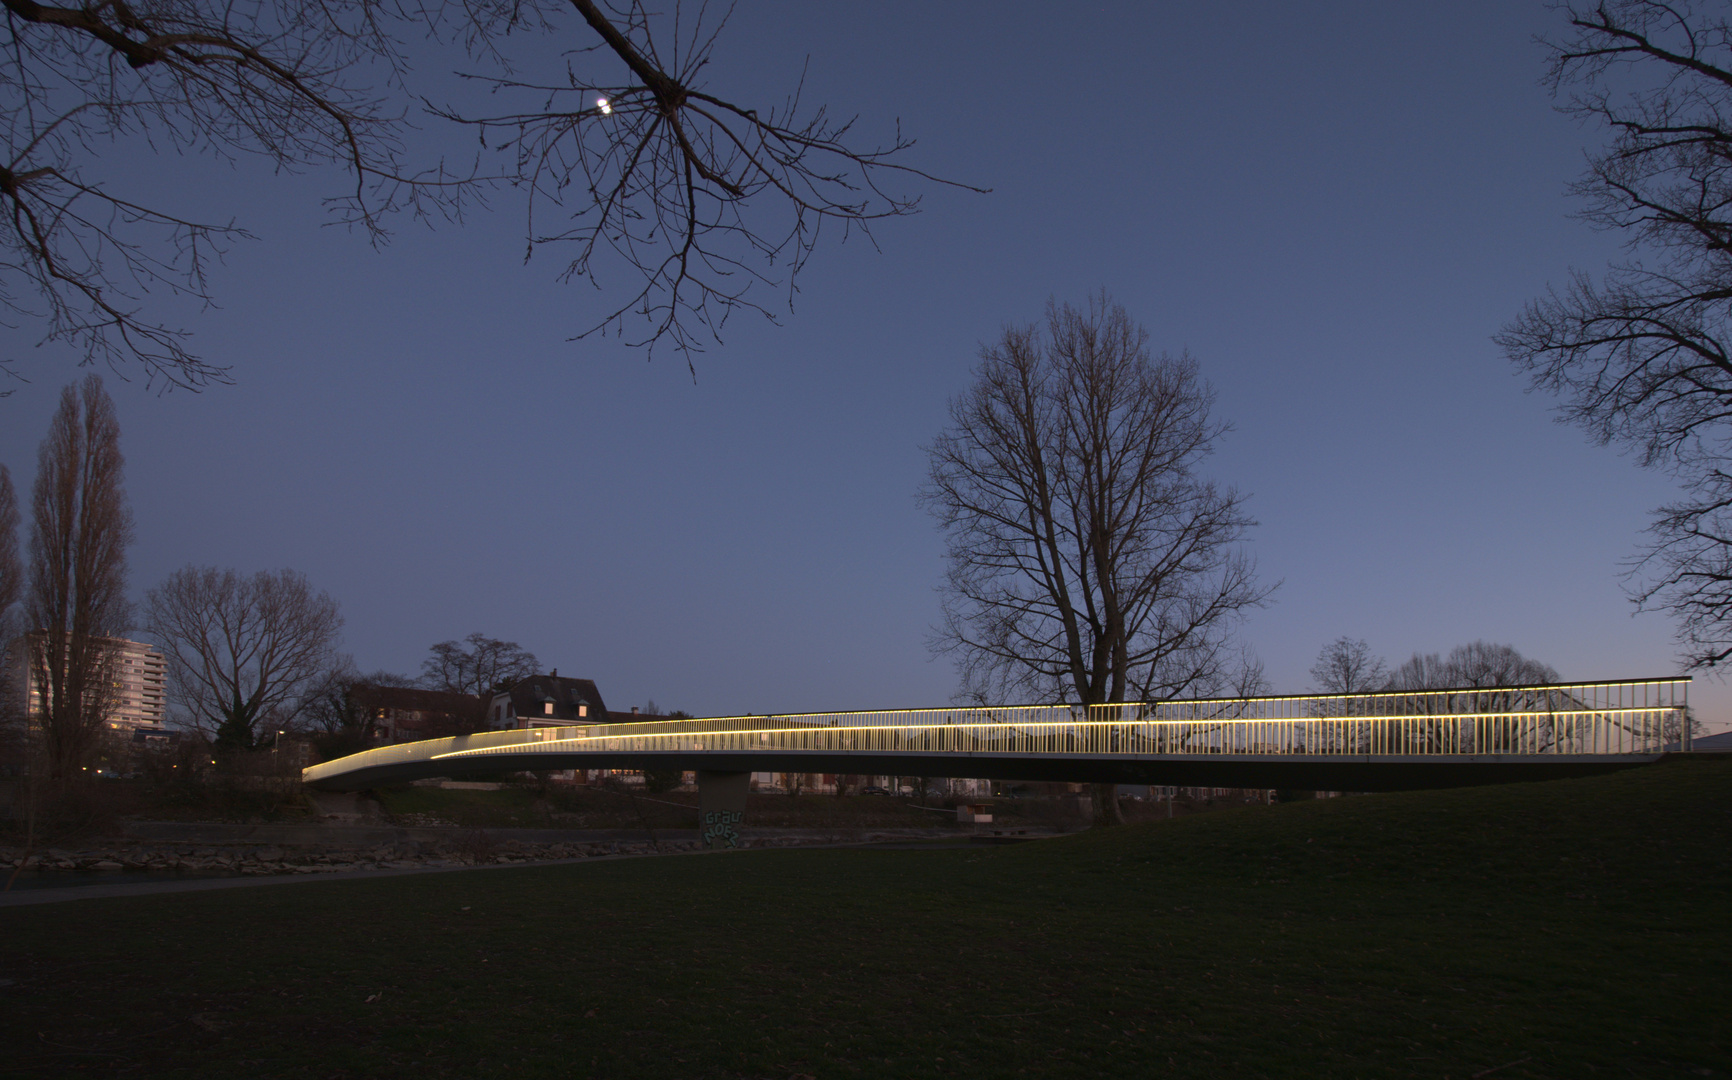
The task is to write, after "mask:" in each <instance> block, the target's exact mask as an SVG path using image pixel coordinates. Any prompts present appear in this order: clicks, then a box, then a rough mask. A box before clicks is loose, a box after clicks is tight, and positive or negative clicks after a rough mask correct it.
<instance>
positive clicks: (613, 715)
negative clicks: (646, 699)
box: [607, 710, 691, 724]
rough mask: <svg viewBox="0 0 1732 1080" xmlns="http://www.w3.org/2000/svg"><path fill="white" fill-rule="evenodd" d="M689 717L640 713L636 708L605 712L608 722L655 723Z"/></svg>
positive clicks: (687, 718)
mask: <svg viewBox="0 0 1732 1080" xmlns="http://www.w3.org/2000/svg"><path fill="white" fill-rule="evenodd" d="M689 719H691V718H690V717H687V716H664V715H662V714H661V713H647V712H646V713H640V712H637V711H636V710H633V711H632V712H610V713H608V714H607V722H608V723H610V724H642V723H655V722H657V721H661V720H689Z"/></svg>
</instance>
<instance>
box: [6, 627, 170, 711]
mask: <svg viewBox="0 0 1732 1080" xmlns="http://www.w3.org/2000/svg"><path fill="white" fill-rule="evenodd" d="M41 634H42V631H36V632H35V633H31V634H26V635H24V638H23V639H21V640H19V641H15V642H14V643H13V645H14V648H13V650H12V653H13V656H14V657H15V660H14V662H15V663H17V664H19V666H21V667H22V668H23V671H24V684H25V700H26V704H27V706H28V709H29V715H30V716H32V717H34V716H36V715H37V713H38V712H39V711H40V709H41V707H42V691H41V688H40V687H39V686H37V683H36V677H35V673H34V672H32V671H31V670H30V665H29V664H28V662H26V661H25V657H26V656H28V655H29V645H28V642H29V641H30V640H31V639H37V638H39V636H40V635H41ZM105 640H106V644H107V645H108V647H109V648H110V649H112V650H113V653H112V657H113V660H114V691H115V703H114V707H113V710H112V711H111V712H110V714H109V717H108V721H107V726H108V727H109V728H110V729H111V730H114V731H136V730H138V729H139V728H158V727H161V726H162V723H163V721H164V720H165V719H166V718H167V716H168V658H167V657H165V656H164V655H163V654H162V650H160V649H158V648H157V647H156V646H155V645H150V644H147V643H145V642H142V641H127V640H126V639H124V638H108V639H105Z"/></svg>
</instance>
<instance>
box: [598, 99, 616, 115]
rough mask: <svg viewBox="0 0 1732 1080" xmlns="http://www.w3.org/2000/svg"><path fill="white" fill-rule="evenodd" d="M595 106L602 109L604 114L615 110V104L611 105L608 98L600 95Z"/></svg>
mask: <svg viewBox="0 0 1732 1080" xmlns="http://www.w3.org/2000/svg"><path fill="white" fill-rule="evenodd" d="M595 107H596V108H598V109H600V110H601V115H603V116H607V115H608V114H609V113H611V112H613V106H612V105H609V104H608V103H607V99H606V98H604V97H598V98H596V99H595Z"/></svg>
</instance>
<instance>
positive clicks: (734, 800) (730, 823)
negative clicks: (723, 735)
mask: <svg viewBox="0 0 1732 1080" xmlns="http://www.w3.org/2000/svg"><path fill="white" fill-rule="evenodd" d="M751 782H752V774H751V773H749V772H711V771H709V770H705V769H699V770H698V828H699V830H700V833H699V835H700V836H701V837H702V839H703V842H704V846H705V847H708V848H722V847H738V846H739V842H740V832H739V826H740V823H741V822H743V821H744V820H745V819H746V792H747V791H749V790H750V789H751Z"/></svg>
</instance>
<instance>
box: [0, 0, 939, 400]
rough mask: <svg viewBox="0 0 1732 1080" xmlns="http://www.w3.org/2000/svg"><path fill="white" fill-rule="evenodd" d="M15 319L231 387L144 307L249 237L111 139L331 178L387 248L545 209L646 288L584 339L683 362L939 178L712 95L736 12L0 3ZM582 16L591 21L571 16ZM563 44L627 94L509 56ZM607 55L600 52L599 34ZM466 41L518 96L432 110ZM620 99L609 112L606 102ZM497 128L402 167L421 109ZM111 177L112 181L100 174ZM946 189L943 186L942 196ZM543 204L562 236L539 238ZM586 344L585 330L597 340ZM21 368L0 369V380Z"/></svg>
mask: <svg viewBox="0 0 1732 1080" xmlns="http://www.w3.org/2000/svg"><path fill="white" fill-rule="evenodd" d="M0 6H3V8H4V11H5V13H6V24H5V25H6V30H7V32H8V34H9V39H8V40H7V41H6V42H5V45H6V48H5V49H4V50H0V85H3V86H5V87H6V89H7V91H8V94H7V100H8V104H7V105H6V106H0V118H3V121H4V123H3V126H0V133H3V136H0V137H3V138H4V158H3V160H0V206H3V207H4V209H5V216H4V224H3V225H0V304H3V305H4V306H5V308H6V309H7V310H8V311H10V312H11V313H12V314H13V316H14V317H16V318H18V319H21V320H28V321H32V322H41V323H42V324H43V325H44V326H45V327H46V332H45V338H46V340H51V341H63V342H67V343H70V344H72V345H73V346H75V347H76V348H77V349H79V350H80V351H81V352H82V354H83V356H84V358H85V359H86V360H87V361H91V360H101V361H104V362H106V363H109V364H110V365H113V366H116V367H117V368H119V367H121V366H122V365H124V364H136V365H138V367H140V368H141V369H142V370H143V372H144V373H145V375H146V376H147V377H148V378H151V379H157V378H160V379H164V380H167V381H168V382H170V383H173V384H177V385H182V386H191V387H196V386H200V385H203V384H206V383H208V382H211V381H213V380H222V379H225V378H226V374H225V371H226V369H225V368H224V367H223V366H222V365H218V364H212V363H210V362H208V361H206V360H204V359H202V358H200V357H199V356H197V355H195V354H194V353H193V352H192V351H191V349H190V347H189V343H188V335H187V331H186V330H185V329H183V328H180V327H176V326H174V325H171V324H169V323H167V322H164V321H161V320H158V319H155V318H153V317H152V316H150V315H149V314H148V313H147V312H146V309H145V306H144V296H145V294H146V293H149V292H152V291H162V292H167V293H169V294H176V295H182V296H188V297H192V298H194V299H196V300H200V301H207V302H208V301H209V300H210V299H211V294H210V291H209V286H208V279H207V271H208V268H209V264H210V261H211V260H212V259H213V258H216V257H219V256H220V255H221V254H222V253H223V251H224V250H225V249H226V248H227V246H228V245H229V244H231V243H233V242H235V241H237V240H239V239H242V238H245V237H246V236H247V235H248V234H247V233H246V232H245V231H244V230H242V229H241V228H240V227H239V226H238V225H236V224H235V223H234V222H232V221H229V222H224V221H208V220H203V219H201V218H198V217H195V216H189V215H187V214H183V213H179V212H175V211H172V210H167V209H164V208H162V207H159V206H151V205H146V204H145V203H144V202H142V201H140V200H138V199H135V198H132V197H129V196H128V195H126V194H125V193H124V192H123V190H122V188H121V186H120V185H119V183H118V182H116V181H113V180H110V179H107V178H98V177H99V174H101V173H103V172H104V170H102V169H100V168H99V166H100V165H101V163H102V162H104V161H105V160H106V158H107V157H108V156H109V155H110V154H112V153H113V152H115V147H116V146H118V145H122V144H124V145H127V146H131V147H135V148H136V147H148V148H150V149H152V150H154V151H158V152H165V153H174V154H180V155H183V156H188V157H190V156H193V155H203V154H208V155H212V156H215V157H219V158H236V157H249V156H250V157H262V158H264V159H265V160H267V161H269V162H270V163H272V164H273V165H274V166H276V167H277V168H278V169H281V170H285V171H299V170H302V169H307V168H314V167H325V166H336V167H339V168H341V169H342V170H344V171H345V172H346V173H347V174H348V177H349V179H348V189H347V190H346V191H345V192H344V193H342V194H340V195H338V196H336V197H334V198H332V199H330V200H328V201H329V204H330V206H331V207H332V209H333V211H334V212H335V215H336V220H338V221H339V222H342V223H346V224H348V225H351V226H353V227H356V228H359V229H361V230H362V231H363V232H365V233H366V234H367V235H368V236H369V237H370V238H371V239H372V240H373V241H374V242H375V243H378V242H381V241H383V240H384V239H385V237H386V235H387V232H386V220H387V219H388V218H389V216H390V215H391V214H393V213H395V212H398V211H408V212H410V213H412V214H414V215H416V216H419V217H428V218H448V219H455V218H458V217H460V216H461V214H462V211H463V209H464V207H465V206H466V205H467V203H468V201H469V200H471V199H475V198H480V197H482V196H483V195H484V194H485V192H486V191H487V190H488V189H489V188H491V187H493V186H495V185H497V184H499V183H511V184H519V185H521V186H522V187H523V189H524V191H525V192H526V194H527V197H528V210H529V218H528V229H529V245H530V250H531V251H533V250H534V249H535V248H536V247H537V246H542V245H570V246H573V247H574V249H575V254H574V255H573V257H572V258H571V260H570V261H569V263H568V264H567V266H566V267H565V269H564V272H563V275H562V276H563V278H564V279H567V280H569V279H571V278H574V277H585V278H588V279H590V280H591V281H592V283H597V284H598V285H599V282H598V280H597V279H598V275H600V274H602V273H603V272H604V270H605V269H606V267H607V266H612V267H614V268H616V269H617V270H619V272H620V273H622V274H623V275H624V276H627V277H633V278H636V279H637V280H638V282H639V283H638V284H637V285H635V286H628V287H627V291H626V292H625V293H624V294H623V295H624V297H625V299H623V300H621V301H619V302H617V303H613V302H610V305H611V306H610V308H609V314H608V315H607V316H606V317H605V318H602V319H599V320H596V322H595V323H594V325H593V327H592V329H602V328H606V327H609V326H611V327H613V328H615V329H617V330H623V328H624V326H625V323H626V322H627V321H628V320H632V319H641V320H642V323H643V326H644V330H643V332H642V334H641V335H638V336H637V337H636V338H634V341H635V343H637V344H653V343H654V342H657V341H661V340H667V341H670V342H672V343H674V344H675V345H676V346H677V347H678V348H680V349H681V350H683V351H687V352H688V353H689V352H690V351H691V350H694V349H697V348H699V347H701V345H702V341H703V339H704V338H705V337H706V336H713V335H714V334H715V333H716V332H718V331H719V329H720V327H721V324H722V322H723V321H724V320H725V318H726V316H727V314H728V313H729V312H731V311H732V310H734V309H735V308H738V307H742V306H743V307H748V308H751V309H753V310H757V311H760V312H763V313H765V314H768V313H769V310H768V308H766V307H765V306H764V305H763V304H761V303H760V302H759V301H758V300H757V299H755V298H754V297H755V294H753V293H752V289H753V287H754V286H757V285H769V284H772V283H775V282H777V281H778V280H780V278H779V275H780V274H782V273H783V272H785V274H786V283H787V285H788V287H789V289H790V298H791V290H792V288H793V280H794V277H795V275H796V274H797V273H798V271H799V269H800V268H801V267H802V266H803V265H804V264H805V261H806V259H807V258H809V257H810V255H811V254H812V252H813V250H814V248H815V246H816V244H817V242H818V239H819V235H820V233H821V230H822V226H823V225H825V224H827V223H828V224H831V225H835V226H840V227H842V228H843V229H844V230H846V229H847V228H850V227H854V226H865V225H866V224H868V223H869V222H871V221H873V220H876V219H879V218H883V217H893V216H898V215H902V214H907V213H911V212H913V210H914V209H915V207H916V205H917V203H918V198H917V197H914V196H909V195H905V194H901V193H899V192H895V191H890V190H888V189H886V188H885V187H884V186H883V181H884V180H886V179H888V178H891V177H895V178H898V179H900V180H906V181H915V182H923V181H930V180H933V179H934V178H932V177H930V176H928V175H927V174H925V173H923V172H920V171H919V170H917V169H913V168H910V167H908V166H905V165H903V164H900V163H899V162H893V161H891V160H890V159H891V158H892V157H893V156H894V155H896V154H898V153H899V152H901V151H903V150H906V149H907V148H908V147H909V146H911V145H912V142H911V141H910V140H907V139H904V138H903V137H902V136H901V135H900V133H898V134H897V135H896V136H895V137H894V138H892V139H891V141H890V142H888V143H887V144H885V145H883V146H879V147H873V148H867V149H862V148H858V147H855V146H853V145H851V144H850V142H849V136H850V128H851V126H852V121H849V122H844V123H836V122H833V121H831V120H830V119H829V118H828V116H827V115H826V112H825V110H824V109H823V107H821V106H820V107H818V108H816V109H813V110H810V111H803V110H802V107H801V103H800V95H799V90H798V88H796V90H795V92H794V93H793V94H791V95H790V96H789V97H788V99H787V100H786V102H785V103H784V104H782V105H781V106H779V107H775V108H769V109H760V108H754V107H752V106H750V105H747V104H740V103H736V102H734V101H730V100H728V99H727V98H724V97H721V96H718V95H715V94H713V93H711V92H710V91H708V90H707V89H706V88H705V85H704V83H703V79H702V76H703V69H704V68H705V66H706V65H707V64H708V62H709V57H710V52H711V49H712V47H713V44H714V41H715V35H716V34H717V33H718V32H719V31H720V30H721V28H722V26H723V25H724V24H725V23H726V15H725V14H724V15H723V16H721V17H719V18H711V17H710V14H709V10H708V8H707V7H706V6H704V5H698V6H697V7H696V8H695V9H694V10H695V14H693V15H690V16H689V17H688V16H687V15H686V13H685V10H684V9H681V8H678V7H676V8H675V10H674V13H673V14H672V15H671V16H666V17H663V16H659V15H656V14H654V13H652V12H651V11H650V10H649V9H648V8H647V7H645V6H644V5H643V4H642V3H638V2H635V0H633V2H630V3H624V4H620V5H600V4H596V3H592V2H590V0H571V3H570V4H569V5H568V4H564V3H559V2H556V0H522V2H517V0H401V2H398V3H393V4H381V3H378V2H376V0H327V2H324V3H320V4H299V3H291V2H288V0H241V2H239V3H227V4H221V5H211V4H208V3H205V2H203V0H142V2H139V3H132V4H128V3H124V2H121V0H100V2H94V3H91V4H87V5H84V6H77V7H72V6H68V7H59V6H53V5H46V4H40V3H34V2H32V0H0ZM576 20H581V24H579V23H578V22H577V21H576ZM547 36H552V37H555V38H562V39H572V40H581V41H582V42H583V43H584V44H583V46H582V47H579V48H577V49H575V50H572V51H571V52H568V53H567V55H568V56H570V55H573V54H575V55H578V56H587V55H589V54H590V53H593V52H597V51H599V50H603V49H605V52H606V54H611V56H612V57H613V58H615V59H617V60H618V61H619V62H620V63H621V64H623V66H624V71H623V72H622V75H623V77H622V78H617V79H611V80H610V79H605V78H601V77H599V76H596V75H583V74H580V73H578V72H577V71H576V70H575V69H573V68H572V67H570V66H569V63H568V66H567V68H566V70H565V71H563V72H561V73H559V74H558V75H557V76H556V77H552V78H547V79H541V80H537V79H534V78H529V77H526V76H525V75H523V74H520V73H519V70H518V62H517V61H516V60H515V59H514V58H513V56H511V55H510V54H509V52H508V47H510V46H512V45H514V44H516V43H517V42H520V41H524V40H526V39H529V40H533V39H535V38H541V37H547ZM598 40H599V44H597V41H598ZM432 46H440V47H451V48H458V49H461V50H462V51H463V53H464V55H465V56H466V57H467V58H468V60H469V62H470V63H471V64H473V65H480V66H482V67H483V68H484V69H485V68H491V69H493V70H492V71H491V72H489V71H486V70H483V71H479V72H477V71H471V72H468V73H466V74H467V76H468V77H469V78H472V79H475V80H479V81H480V83H482V84H483V85H485V86H486V87H488V88H489V89H490V90H492V91H494V92H495V93H499V94H504V95H507V96H510V97H514V98H517V99H519V100H522V101H523V107H522V108H519V109H516V110H514V111H512V112H509V113H505V114H501V115H497V116H473V115H470V114H469V112H468V111H467V110H466V109H464V108H460V107H449V106H440V107H434V106H432V105H430V104H427V99H426V96H425V94H424V92H423V91H422V90H421V89H418V88H417V87H416V86H414V85H411V82H412V80H411V76H412V73H413V70H414V67H413V65H411V64H410V63H409V54H410V53H411V52H425V51H427V50H428V49H429V48H431V47H432ZM598 98H605V99H606V101H605V104H603V103H598ZM423 105H425V107H426V108H427V109H428V110H430V111H431V113H432V114H433V115H436V116H441V117H444V118H446V119H448V120H452V121H456V122H458V123H461V124H464V125H471V126H474V127H475V128H478V129H479V131H480V133H481V135H482V138H483V141H485V140H486V139H487V138H488V137H489V136H490V135H491V136H493V137H494V138H495V139H496V140H497V139H498V137H499V136H500V135H501V134H503V135H504V136H505V138H504V142H503V145H502V146H501V147H500V149H502V150H503V152H504V154H505V158H504V164H505V168H504V169H503V170H501V171H498V172H492V173H486V172H483V171H481V169H480V168H479V164H478V163H471V164H470V165H469V166H468V167H465V168H455V169H448V168H447V166H446V165H445V163H444V162H443V161H440V162H435V163H431V164H426V165H422V166H413V165H410V164H409V163H408V160H407V159H408V158H409V156H410V155H409V154H408V152H407V151H406V150H405V142H404V139H405V133H406V130H407V129H408V127H409V126H410V122H411V119H412V117H413V116H414V114H415V113H416V112H417V111H419V110H420V109H421V108H422V106H423ZM107 172H110V173H112V172H113V170H107ZM940 182H942V181H940ZM550 213H556V214H561V215H569V217H568V218H567V219H566V220H565V221H563V222H562V223H561V224H559V225H556V226H552V227H549V228H545V229H544V227H543V226H542V225H541V224H540V222H541V221H542V219H544V218H546V217H547V216H548V215H549V214H550ZM579 336H582V335H579ZM0 366H3V365H0Z"/></svg>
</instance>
